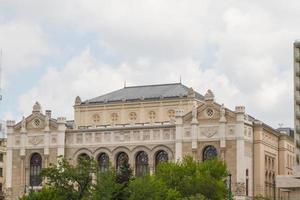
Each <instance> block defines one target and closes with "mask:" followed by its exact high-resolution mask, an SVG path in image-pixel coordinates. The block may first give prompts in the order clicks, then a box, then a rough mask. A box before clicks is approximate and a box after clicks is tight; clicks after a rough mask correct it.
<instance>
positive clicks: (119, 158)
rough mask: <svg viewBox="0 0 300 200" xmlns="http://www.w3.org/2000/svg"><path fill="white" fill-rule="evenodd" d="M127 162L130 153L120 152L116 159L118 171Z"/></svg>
mask: <svg viewBox="0 0 300 200" xmlns="http://www.w3.org/2000/svg"><path fill="white" fill-rule="evenodd" d="M126 163H128V155H127V154H126V153H125V152H121V153H119V154H118V156H117V160H116V168H117V171H119V170H120V167H121V166H122V165H124V164H126Z"/></svg>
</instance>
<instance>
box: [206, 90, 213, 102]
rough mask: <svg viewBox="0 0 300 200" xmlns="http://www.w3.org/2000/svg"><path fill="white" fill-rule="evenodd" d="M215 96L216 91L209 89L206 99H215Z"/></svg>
mask: <svg viewBox="0 0 300 200" xmlns="http://www.w3.org/2000/svg"><path fill="white" fill-rule="evenodd" d="M214 98H215V95H214V93H213V92H212V91H211V90H207V92H206V94H205V96H204V99H205V100H207V101H213V100H214Z"/></svg>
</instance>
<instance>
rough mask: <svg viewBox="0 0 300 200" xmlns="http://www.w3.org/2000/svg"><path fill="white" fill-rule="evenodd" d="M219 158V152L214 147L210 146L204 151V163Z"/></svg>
mask: <svg viewBox="0 0 300 200" xmlns="http://www.w3.org/2000/svg"><path fill="white" fill-rule="evenodd" d="M217 156H218V152H217V149H216V148H215V147H214V146H212V145H208V146H206V147H205V148H204V150H203V161H205V160H210V159H214V158H216V157H217Z"/></svg>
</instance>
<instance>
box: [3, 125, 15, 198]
mask: <svg viewBox="0 0 300 200" xmlns="http://www.w3.org/2000/svg"><path fill="white" fill-rule="evenodd" d="M6 125H7V151H6V184H5V186H6V190H7V192H8V193H11V190H12V174H13V172H12V170H13V167H12V164H13V163H12V162H13V152H12V148H13V133H14V129H13V128H14V125H15V121H7V122H6ZM9 195H10V194H8V196H9Z"/></svg>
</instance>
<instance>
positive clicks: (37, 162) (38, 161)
mask: <svg viewBox="0 0 300 200" xmlns="http://www.w3.org/2000/svg"><path fill="white" fill-rule="evenodd" d="M41 170H42V157H41V156H40V154H38V153H34V154H33V155H32V156H31V159H30V186H39V185H40V184H41V183H42V177H41V176H40V172H41Z"/></svg>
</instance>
